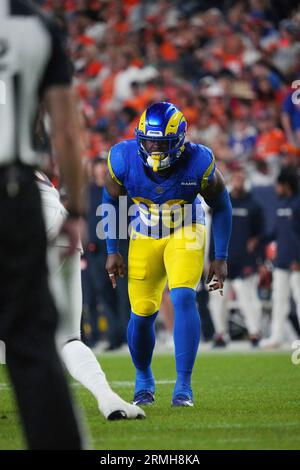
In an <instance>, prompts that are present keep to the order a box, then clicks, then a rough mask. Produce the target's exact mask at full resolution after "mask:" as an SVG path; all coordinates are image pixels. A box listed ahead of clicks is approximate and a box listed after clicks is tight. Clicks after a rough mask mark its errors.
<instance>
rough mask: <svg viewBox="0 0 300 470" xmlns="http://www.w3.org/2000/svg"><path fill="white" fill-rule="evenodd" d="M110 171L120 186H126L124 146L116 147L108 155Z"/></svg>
mask: <svg viewBox="0 0 300 470" xmlns="http://www.w3.org/2000/svg"><path fill="white" fill-rule="evenodd" d="M108 170H109V173H110V176H111V177H112V179H113V180H114V181H115V182H116V183H118V184H119V185H120V186H123V185H124V179H125V174H126V161H125V158H124V153H123V147H122V144H117V145H114V146H113V147H112V148H111V149H110V151H109V154H108Z"/></svg>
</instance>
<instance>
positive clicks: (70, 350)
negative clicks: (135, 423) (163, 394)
mask: <svg viewBox="0 0 300 470" xmlns="http://www.w3.org/2000/svg"><path fill="white" fill-rule="evenodd" d="M61 356H62V359H63V361H64V363H65V365H66V367H67V369H68V371H69V373H70V374H71V375H72V377H73V378H74V379H75V380H78V382H80V383H81V384H82V385H83V386H84V387H85V388H87V389H88V390H89V391H90V392H91V393H92V394H93V395H94V397H95V398H96V400H97V402H98V408H99V410H100V411H101V413H102V414H103V416H104V417H105V418H108V419H110V418H109V417H110V416H111V414H112V413H114V412H116V411H118V412H120V411H121V412H122V416H123V418H128V419H136V418H138V417H142V418H143V417H145V413H144V411H143V410H141V409H140V408H139V407H138V406H135V405H131V404H129V403H126V402H125V401H124V400H123V399H122V398H121V397H119V395H118V394H117V393H115V392H114V391H113V390H112V389H111V388H110V385H109V383H108V382H107V380H106V377H105V374H104V372H103V370H102V368H101V366H100V364H99V362H98V361H97V358H96V356H95V355H94V353H93V352H92V351H91V350H90V348H88V347H87V346H86V345H85V344H83V343H82V342H81V341H79V340H76V341H71V342H70V343H67V344H65V345H64V346H63V347H62V349H61Z"/></svg>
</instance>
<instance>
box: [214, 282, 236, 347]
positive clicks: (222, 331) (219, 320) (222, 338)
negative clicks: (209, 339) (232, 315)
mask: <svg viewBox="0 0 300 470" xmlns="http://www.w3.org/2000/svg"><path fill="white" fill-rule="evenodd" d="M230 288H231V281H230V280H229V279H226V281H225V283H224V288H223V295H220V292H219V291H215V292H210V293H209V311H210V314H211V318H212V322H213V325H214V329H215V334H214V346H215V347H224V346H226V343H227V341H228V340H229V336H228V310H227V303H228V296H229V292H230Z"/></svg>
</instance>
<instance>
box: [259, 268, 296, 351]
mask: <svg viewBox="0 0 300 470" xmlns="http://www.w3.org/2000/svg"><path fill="white" fill-rule="evenodd" d="M289 276H290V273H289V271H288V270H285V269H278V268H276V269H275V270H274V274H273V292H272V319H271V335H270V337H269V338H267V339H264V340H262V341H261V342H260V346H261V347H262V348H263V349H264V348H266V349H267V348H276V347H278V346H279V345H280V343H281V342H282V335H283V329H284V322H285V320H286V319H287V316H288V314H289V308H290V281H289Z"/></svg>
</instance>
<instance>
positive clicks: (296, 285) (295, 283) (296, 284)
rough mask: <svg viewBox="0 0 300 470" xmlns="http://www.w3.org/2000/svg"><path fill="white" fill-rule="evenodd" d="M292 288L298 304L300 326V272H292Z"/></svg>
mask: <svg viewBox="0 0 300 470" xmlns="http://www.w3.org/2000/svg"><path fill="white" fill-rule="evenodd" d="M290 286H291V291H292V295H293V299H294V301H295V304H296V312H297V317H298V323H299V325H300V271H292V273H291V276H290Z"/></svg>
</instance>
